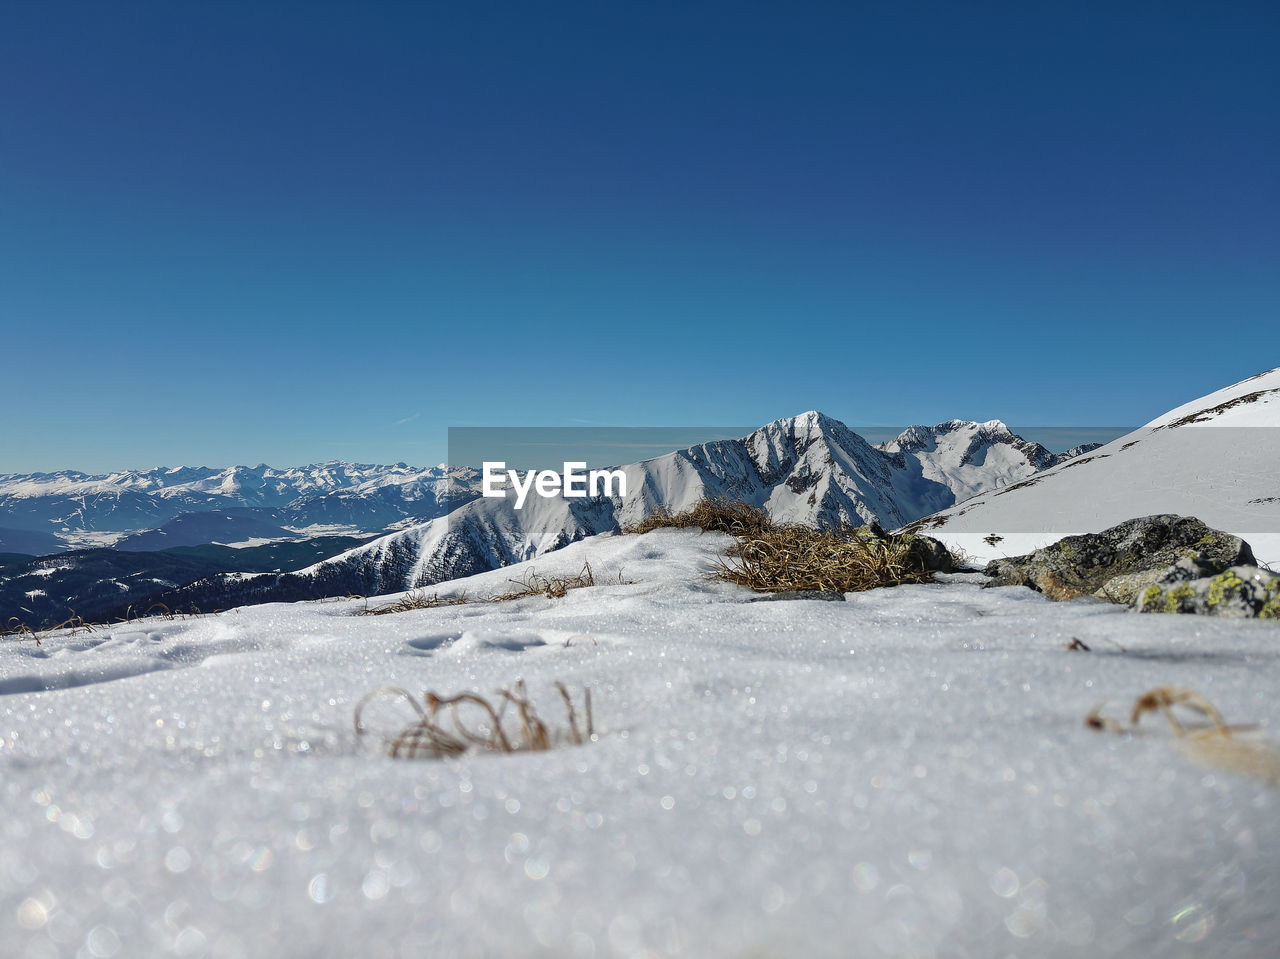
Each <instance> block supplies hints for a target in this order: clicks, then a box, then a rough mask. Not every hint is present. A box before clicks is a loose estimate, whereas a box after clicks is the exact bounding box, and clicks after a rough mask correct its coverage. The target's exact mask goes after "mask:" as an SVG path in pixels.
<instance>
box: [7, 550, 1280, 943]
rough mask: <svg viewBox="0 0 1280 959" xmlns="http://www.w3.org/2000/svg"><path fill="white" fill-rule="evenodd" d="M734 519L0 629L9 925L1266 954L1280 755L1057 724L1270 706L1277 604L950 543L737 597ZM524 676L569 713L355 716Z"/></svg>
mask: <svg viewBox="0 0 1280 959" xmlns="http://www.w3.org/2000/svg"><path fill="white" fill-rule="evenodd" d="M729 542H730V540H729V538H728V537H725V536H721V535H718V534H699V533H697V532H692V531H685V530H658V531H655V532H653V533H650V534H648V535H645V536H643V537H640V536H600V537H594V538H592V539H589V540H586V541H584V542H582V543H577V544H573V545H571V546H569V547H566V548H565V549H563V550H560V551H558V552H556V553H553V554H550V555H547V556H543V557H540V558H538V559H537V560H534V561H533V562H532V563H530V564H526V567H525V568H528V567H532V568H533V569H536V570H537V571H538V572H539V573H541V574H544V575H573V574H576V573H577V572H578V571H579V570H580V569H581V568H582V565H583V563H584V562H590V564H591V566H592V568H593V570H594V572H595V574H596V578H597V581H598V582H603V581H606V580H608V579H610V578H611V577H613V576H614V575H615V574H617V573H619V572H620V573H621V575H622V577H623V578H624V579H626V580H630V581H631V582H630V583H628V584H624V585H601V586H596V587H591V588H584V589H580V590H574V591H572V592H570V593H569V594H568V595H567V596H565V597H564V598H563V599H557V600H552V599H547V598H544V597H533V598H529V599H523V600H518V601H514V602H509V603H501V604H488V603H481V602H473V603H471V604H469V605H463V606H450V607H442V608H437V609H429V610H420V611H414V612H406V613H399V614H394V615H387V616H356V615H352V614H353V613H354V612H356V611H357V610H359V609H360V608H362V607H363V606H364V605H365V604H364V602H363V601H336V602H335V601H329V602H320V603H308V604H297V605H272V606H262V607H252V608H245V609H241V610H236V611H232V612H228V613H223V614H219V615H216V616H207V617H201V618H196V619H189V620H176V621H150V622H145V623H133V624H129V625H125V626H121V627H119V628H113V629H109V630H99V631H96V632H93V633H88V634H86V633H81V634H78V635H75V636H67V637H55V638H51V639H47V640H46V641H45V642H44V644H43V645H42V646H40V647H36V646H35V645H34V644H32V643H30V642H29V641H27V642H18V641H6V642H5V643H3V644H0V711H2V712H0V715H2V716H3V722H2V723H0V737H2V738H0V770H3V779H2V780H0V781H2V782H3V786H0V802H3V817H2V818H0V836H2V837H3V842H2V843H0V943H3V944H4V949H3V954H4V955H5V956H15V957H26V956H30V957H42V956H77V957H78V956H91V957H99V956H101V957H110V956H121V957H125V956H149V955H157V956H158V955H178V956H210V957H231V956H320V957H325V956H335V957H336V956H351V955H358V956H362V957H384V956H385V957H409V956H413V957H421V956H432V957H447V956H460V957H489V956H495V957H496V956H504V957H508V956H556V957H613V956H618V957H624V956H625V957H640V956H691V957H762V959H763V957H809V956H818V957H826V956H830V957H845V956H872V957H874V956H895V957H896V956H974V957H991V956H1090V957H1093V956H1098V955H1104V956H1134V957H1139V956H1150V955H1155V954H1161V955H1175V956H1176V955H1213V956H1222V957H1227V956H1241V957H1247V956H1259V957H1261V956H1271V955H1274V949H1275V942H1276V941H1277V938H1278V937H1280V913H1278V910H1277V903H1280V857H1278V856H1277V854H1276V849H1277V848H1280V844H1278V841H1280V817H1277V815H1276V812H1277V791H1276V787H1275V785H1274V784H1271V783H1268V782H1266V781H1264V780H1261V779H1256V778H1250V777H1246V776H1242V775H1239V774H1237V773H1233V772H1230V771H1224V770H1220V769H1215V768H1213V767H1209V766H1204V765H1200V764H1198V763H1196V762H1194V761H1192V760H1191V759H1190V758H1188V756H1187V755H1186V754H1185V752H1184V751H1183V750H1181V749H1180V748H1179V745H1180V744H1179V743H1178V742H1176V741H1175V740H1174V738H1173V737H1172V735H1171V733H1170V732H1169V730H1168V729H1167V727H1166V726H1165V724H1164V723H1163V721H1161V720H1160V719H1159V718H1158V717H1147V718H1146V719H1145V720H1144V721H1143V724H1142V726H1141V727H1140V729H1141V731H1140V733H1139V734H1137V735H1132V736H1117V735H1110V734H1102V733H1098V732H1094V731H1091V730H1088V729H1086V728H1085V727H1084V725H1083V719H1084V717H1085V715H1086V714H1087V713H1088V712H1089V710H1091V709H1092V708H1094V707H1095V706H1096V705H1098V703H1099V702H1100V701H1103V700H1106V701H1108V703H1109V705H1108V706H1107V708H1106V710H1105V711H1106V712H1107V713H1108V714H1109V715H1112V716H1114V717H1116V718H1118V719H1125V718H1127V712H1128V708H1129V706H1130V704H1131V703H1132V701H1133V699H1134V697H1136V696H1137V695H1138V694H1139V693H1141V692H1143V691H1145V690H1146V689H1149V688H1151V687H1154V686H1160V685H1181V686H1188V687H1192V688H1195V689H1197V690H1198V691H1200V692H1201V693H1203V694H1204V695H1205V696H1206V697H1208V699H1209V700H1211V701H1212V702H1213V704H1214V705H1215V706H1217V707H1218V709H1219V710H1221V712H1222V713H1223V714H1224V716H1225V717H1226V719H1227V721H1228V722H1231V723H1258V724H1261V725H1260V728H1259V729H1258V730H1256V731H1255V732H1252V733H1241V734H1240V735H1241V736H1242V737H1244V736H1248V737H1251V738H1252V739H1254V740H1256V741H1259V742H1263V743H1274V741H1275V732H1274V730H1275V729H1276V725H1277V722H1280V703H1278V702H1277V699H1276V696H1275V693H1276V691H1277V680H1276V677H1277V673H1276V669H1277V665H1278V663H1277V649H1278V648H1280V647H1278V645H1277V644H1278V642H1280V631H1277V629H1276V627H1275V626H1274V625H1272V624H1268V623H1257V622H1244V623H1242V622H1231V621H1213V620H1205V619H1199V618H1193V617H1161V616H1138V615H1135V614H1130V613H1128V612H1126V611H1125V610H1123V609H1121V608H1119V607H1114V606H1110V605H1106V604H1096V603H1087V602H1077V603H1063V604H1054V603H1051V602H1049V601H1048V600H1046V599H1044V597H1042V596H1040V595H1038V594H1036V593H1033V592H1031V591H1030V590H1026V589H1022V588H1006V589H990V590H983V589H980V588H979V587H978V585H977V584H975V583H973V582H966V581H965V579H966V577H964V576H960V577H953V578H951V579H952V581H950V582H947V583H942V584H935V585H924V586H903V587H898V588H895V589H887V590H877V591H872V592H869V593H864V594H857V595H850V596H849V597H848V601H847V602H823V601H817V600H803V601H767V600H762V599H761V598H760V597H758V596H756V595H755V594H752V593H750V592H749V591H746V590H744V589H741V588H739V587H736V586H732V585H730V584H727V583H723V582H719V581H716V580H714V579H711V578H710V577H709V576H708V575H707V574H706V567H707V566H708V564H709V563H710V562H711V561H712V560H714V559H715V558H716V557H717V556H719V555H721V554H722V551H723V550H724V548H725V547H726V546H727V545H728V544H729ZM523 572H524V569H522V568H521V567H511V568H508V569H505V570H498V571H495V572H492V573H485V574H482V575H480V576H476V577H472V578H470V579H468V580H463V581H457V582H452V583H449V584H444V585H443V586H442V587H441V589H440V592H441V595H447V594H451V593H456V592H465V593H466V595H467V596H468V597H470V598H472V599H473V600H477V599H480V598H482V597H484V596H486V595H490V594H496V593H501V592H505V591H506V590H507V589H508V588H509V583H508V582H507V580H508V579H511V578H519V577H520V576H521V574H522V573H523ZM383 601H386V600H385V599H383V600H370V601H369V603H370V605H375V604H378V603H380V602H383ZM587 636H590V637H592V638H594V640H595V642H591V641H590V640H588V639H586V638H585V637H587ZM570 637H574V638H573V641H572V642H571V643H569V644H568V645H566V642H565V641H566V640H567V639H569V638H570ZM1073 638H1079V639H1081V640H1083V641H1084V642H1085V643H1087V644H1088V645H1089V646H1090V647H1091V649H1092V651H1091V652H1087V653H1086V652H1076V651H1069V650H1067V649H1066V645H1067V644H1068V643H1070V641H1071V640H1072V639H1073ZM517 678H524V679H525V680H526V682H527V683H528V686H529V691H530V694H531V696H532V698H533V699H534V701H535V702H536V703H537V705H538V707H539V712H540V713H541V715H542V717H543V718H544V720H546V721H548V722H549V723H550V724H552V725H560V723H561V721H562V718H563V714H562V711H561V705H560V702H559V699H558V697H557V695H556V694H555V691H554V689H553V686H552V684H553V683H554V682H555V681H556V680H560V681H563V682H565V683H566V685H568V686H569V687H570V689H574V690H576V689H577V688H580V687H581V686H582V685H583V684H588V683H589V684H590V685H591V687H592V690H593V698H594V704H595V719H596V727H597V730H598V732H599V734H600V738H599V741H598V742H596V743H592V744H588V745H584V746H582V747H574V748H565V749H560V750H556V751H552V752H548V753H538V754H517V755H488V754H484V755H480V754H469V755H467V756H465V757H462V758H460V759H453V760H440V761H434V760H418V761H403V760H392V759H389V758H387V757H386V756H385V755H384V754H383V753H382V752H381V751H380V749H379V748H378V746H377V743H376V742H375V741H372V740H370V739H357V738H356V737H355V735H354V733H353V730H352V710H353V707H354V705H355V703H356V702H357V701H358V700H359V699H360V698H361V697H362V696H363V695H364V694H365V693H367V692H369V691H371V690H372V689H375V688H377V687H380V686H384V685H399V686H405V687H407V688H408V689H410V690H413V691H414V692H415V693H416V692H419V691H421V690H423V689H432V690H435V691H438V692H440V693H442V694H452V693H457V692H461V691H463V690H474V691H476V692H480V693H483V694H488V693H492V692H493V691H494V690H496V689H498V688H499V687H501V686H502V685H504V684H508V683H511V682H512V681H514V680H515V679H517ZM410 718H411V713H410V712H409V711H408V710H407V708H406V707H404V706H403V705H402V704H399V705H398V704H396V703H395V702H394V701H391V700H389V699H388V700H386V701H380V702H379V703H377V704H375V705H374V706H372V707H370V709H369V711H368V712H367V713H366V721H367V722H368V723H369V725H371V726H374V727H377V728H385V729H386V730H387V731H388V732H393V731H395V730H396V729H397V728H398V726H399V725H401V724H402V723H404V722H407V721H408V720H409V719H410Z"/></svg>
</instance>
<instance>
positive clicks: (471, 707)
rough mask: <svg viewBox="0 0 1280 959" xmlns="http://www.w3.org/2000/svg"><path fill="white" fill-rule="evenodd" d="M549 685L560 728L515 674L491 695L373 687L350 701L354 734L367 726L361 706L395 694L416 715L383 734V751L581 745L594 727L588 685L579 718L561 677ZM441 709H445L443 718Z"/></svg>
mask: <svg viewBox="0 0 1280 959" xmlns="http://www.w3.org/2000/svg"><path fill="white" fill-rule="evenodd" d="M555 687H556V690H557V691H558V692H559V693H560V699H561V701H562V702H563V703H564V707H565V713H566V728H565V729H560V730H555V729H552V728H551V727H549V726H547V724H546V723H545V722H543V721H542V719H541V718H540V717H539V716H538V712H537V710H536V709H535V708H534V705H533V703H532V702H531V701H530V699H529V695H528V691H527V690H526V688H525V684H524V680H520V681H518V682H516V683H515V684H514V686H512V687H509V688H503V689H501V690H499V691H498V692H497V693H495V694H494V697H493V700H490V699H486V698H485V697H484V696H481V695H479V694H478V693H459V694H458V695H456V696H447V697H444V696H439V695H437V694H436V693H433V692H425V693H423V694H422V701H421V702H419V701H418V699H417V698H416V697H414V695H413V694H412V693H410V692H409V691H408V690H405V689H402V688H400V687H396V686H389V687H385V688H383V689H376V690H374V691H373V692H371V693H369V694H368V695H367V696H365V697H364V698H363V699H361V700H360V702H359V703H357V704H356V709H355V730H356V736H363V735H364V734H365V733H366V732H367V730H366V728H365V725H364V709H365V707H366V706H367V705H368V704H369V703H370V702H372V701H373V700H375V699H377V698H379V697H382V696H396V697H399V698H401V699H403V700H404V701H405V702H407V703H408V704H409V706H410V707H411V708H412V709H413V711H414V713H415V714H416V715H417V718H416V719H414V720H413V721H412V722H411V723H409V725H407V726H405V727H404V728H402V729H401V730H400V731H399V732H398V733H396V734H395V735H394V736H388V737H385V743H386V748H387V752H388V753H389V754H390V755H391V756H392V757H396V758H405V759H417V758H420V757H422V758H429V759H440V758H443V757H445V756H458V755H461V754H462V753H465V752H467V751H468V750H471V749H481V750H485V751H492V752H501V753H515V752H543V751H545V750H548V749H554V748H556V747H557V746H566V745H572V746H581V745H582V744H584V743H588V742H594V741H595V739H596V733H595V721H594V718H593V715H592V711H591V689H590V687H584V689H583V693H582V713H583V721H582V723H581V724H580V723H579V717H578V708H577V706H576V705H575V704H574V701H573V697H572V696H570V695H569V690H568V689H567V688H566V687H565V685H564V683H556V684H555ZM495 701H496V703H497V705H495V704H494V702H495ZM508 707H511V709H512V712H513V713H514V719H513V720H508V719H507V718H506V715H505V714H506V712H507V709H508ZM445 713H448V719H449V722H448V723H447V724H446V723H445V720H444V714H445ZM512 726H514V728H511V727H512Z"/></svg>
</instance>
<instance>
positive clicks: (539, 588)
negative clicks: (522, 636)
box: [493, 563, 630, 603]
mask: <svg viewBox="0 0 1280 959" xmlns="http://www.w3.org/2000/svg"><path fill="white" fill-rule="evenodd" d="M507 582H508V583H512V584H514V585H515V587H516V588H515V589H513V590H511V591H510V592H507V593H501V594H499V595H497V596H494V597H493V602H495V603H506V602H510V601H511V600H513V599H524V598H525V597H526V596H546V597H548V598H549V599H560V598H561V597H563V596H564V595H565V594H566V593H567V592H569V590H571V589H583V588H585V587H587V586H595V585H597V583H596V575H595V573H594V572H592V570H591V564H590V563H583V564H582V570H581V571H580V572H579V573H578V575H577V576H542V575H540V574H539V573H538V571H537V570H533V569H531V570H529V571H528V572H527V573H525V574H524V576H523V578H521V579H509V580H507ZM628 582H630V581H629V580H625V579H623V578H622V572H621V570H619V572H618V575H617V577H616V578H614V579H611V580H609V581H608V584H616V585H626V584H627V583H628Z"/></svg>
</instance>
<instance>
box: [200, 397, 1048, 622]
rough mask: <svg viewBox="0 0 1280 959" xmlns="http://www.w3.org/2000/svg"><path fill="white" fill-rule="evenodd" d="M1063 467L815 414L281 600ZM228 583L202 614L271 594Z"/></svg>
mask: <svg viewBox="0 0 1280 959" xmlns="http://www.w3.org/2000/svg"><path fill="white" fill-rule="evenodd" d="M1059 459H1060V457H1059V456H1055V455H1054V454H1053V453H1050V452H1049V451H1048V450H1046V449H1045V448H1044V447H1042V446H1040V445H1039V444H1035V443H1028V442H1026V441H1025V440H1023V439H1021V438H1020V437H1018V436H1016V435H1014V434H1013V433H1012V432H1010V431H1009V429H1008V427H1006V426H1005V425H1004V424H1003V423H1001V422H999V421H998V420H993V421H991V422H989V423H968V422H963V421H958V420H953V421H951V422H948V423H943V424H941V425H939V426H935V427H913V428H912V429H909V430H907V431H905V432H904V433H903V434H902V435H901V436H899V437H898V438H897V439H895V440H893V441H892V442H890V443H887V444H884V446H883V448H881V447H877V446H873V445H871V444H869V443H868V442H866V440H864V439H863V438H862V437H861V436H859V435H858V434H857V433H855V432H853V431H852V430H850V429H849V428H848V427H847V426H845V425H844V424H843V423H841V422H839V421H838V420H835V419H832V418H831V417H828V416H825V415H823V414H821V413H818V412H814V411H810V412H808V413H803V414H801V415H800V416H795V417H789V418H786V419H780V420H776V421H774V422H772V423H769V424H767V425H766V426H763V427H761V428H760V429H758V430H756V431H755V432H753V433H751V434H750V435H748V436H745V437H743V438H742V439H738V440H721V441H717V442H714V443H704V444H701V445H698V446H693V447H690V448H688V449H684V450H678V451H676V452H673V453H669V454H667V455H665V456H659V457H656V458H654V459H650V460H645V461H643V462H640V463H633V464H630V465H628V466H623V467H621V469H622V471H623V472H624V473H625V474H626V476H627V491H628V495H627V496H626V497H625V498H624V497H613V498H603V497H600V498H590V499H572V500H571V499H565V498H563V497H555V498H541V497H536V496H531V497H529V499H528V500H527V501H526V503H525V505H524V507H523V508H522V509H520V510H517V509H515V508H514V505H513V502H512V501H511V500H510V499H476V500H473V501H472V502H469V503H467V504H465V505H463V506H461V507H459V508H458V509H456V510H454V511H453V512H452V513H450V514H449V515H448V516H444V517H440V518H437V519H434V520H431V521H430V522H427V523H425V524H422V525H419V526H415V527H412V528H409V529H406V530H403V531H401V532H397V533H393V534H391V535H388V536H384V537H382V538H380V539H377V540H374V541H373V542H371V543H368V544H366V545H365V546H362V547H359V548H357V549H354V550H351V551H349V552H347V553H343V554H340V555H338V556H335V557H333V558H332V559H329V560H327V561H325V562H322V563H320V564H318V565H316V566H314V567H312V568H310V569H308V570H304V571H302V572H300V573H298V574H296V575H295V576H293V577H291V578H288V580H287V581H285V582H281V583H280V584H279V588H280V589H281V590H283V592H282V593H277V594H276V595H280V596H282V597H283V596H287V597H288V598H300V597H302V596H306V595H310V594H311V593H313V592H317V591H323V592H330V593H331V592H333V591H337V592H340V593H361V594H364V595H376V594H379V593H385V592H390V591H393V590H403V589H410V588H414V587H417V586H425V585H431V584H434V583H439V582H443V581H445V580H449V579H454V578H457V577H459V576H466V575H471V574H473V573H477V572H482V571H485V570H490V569H496V568H499V567H501V566H507V565H510V564H512V563H518V562H522V561H524V560H528V559H531V558H533V557H535V556H539V555H541V554H543V553H546V552H548V551H550V550H554V549H558V548H560V547H562V546H564V545H566V544H568V543H571V542H575V541H577V540H580V539H583V538H585V537H587V536H592V535H596V534H598V533H606V532H611V531H614V530H617V529H619V528H624V527H627V526H630V525H632V524H634V523H637V522H639V521H640V520H642V519H643V518H644V517H645V516H647V515H649V514H650V513H652V512H653V511H654V510H655V509H657V508H659V507H662V508H666V509H669V510H671V511H673V512H678V511H680V510H683V509H686V508H688V507H690V506H693V505H694V504H695V503H696V502H697V501H698V500H699V499H701V498H702V497H704V496H725V497H729V498H731V499H735V500H742V501H745V502H748V503H751V504H752V505H754V506H760V507H763V508H765V509H766V510H767V511H768V512H769V514H770V515H771V516H773V517H774V518H775V519H777V520H779V521H781V522H794V523H804V524H807V525H814V526H822V527H830V526H835V525H839V524H841V523H852V524H861V523H868V522H873V521H874V522H879V523H880V524H882V525H884V526H887V527H896V526H901V525H903V524H905V523H907V522H909V521H911V520H913V519H916V518H918V517H921V516H924V515H926V514H928V513H932V512H934V511H936V510H939V509H944V508H946V507H947V506H950V505H952V504H954V503H955V502H956V501H957V500H958V499H959V498H960V497H962V496H967V495H969V494H970V493H972V492H973V491H975V490H988V489H992V488H998V487H1001V486H1005V485H1008V484H1011V483H1016V482H1019V481H1022V480H1024V479H1026V478H1028V477H1030V476H1032V475H1034V474H1035V473H1037V472H1039V471H1040V470H1041V469H1043V468H1045V467H1046V466H1050V465H1054V464H1056V463H1057V462H1058V461H1059ZM593 465H594V464H593ZM308 577H310V578H311V579H312V581H313V582H312V584H311V585H310V586H309V585H308V584H307V583H306V580H307V579H308ZM227 582H228V584H234V586H233V589H232V595H229V596H223V597H212V598H211V597H203V596H202V597H200V600H201V601H202V605H226V604H227V603H229V602H234V601H236V595H237V594H236V592H235V591H241V592H243V591H244V590H246V589H251V590H259V589H261V588H262V587H263V586H264V585H265V584H264V583H263V582H262V581H261V578H259V579H258V580H256V581H254V582H252V583H248V584H246V583H245V582H244V581H243V579H242V578H240V577H233V578H231V579H229V580H228V581H227ZM182 599H183V597H176V598H175V601H179V602H181V601H182Z"/></svg>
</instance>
